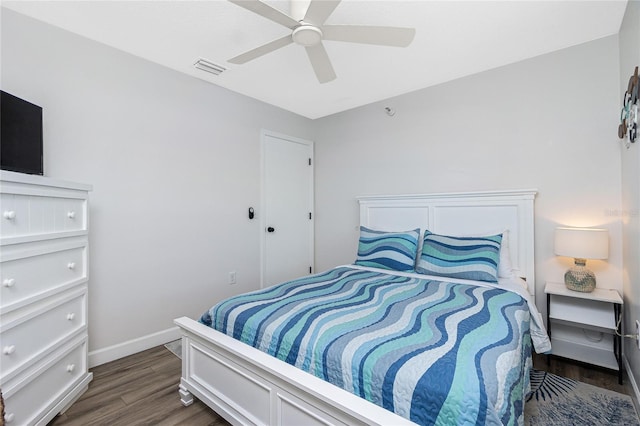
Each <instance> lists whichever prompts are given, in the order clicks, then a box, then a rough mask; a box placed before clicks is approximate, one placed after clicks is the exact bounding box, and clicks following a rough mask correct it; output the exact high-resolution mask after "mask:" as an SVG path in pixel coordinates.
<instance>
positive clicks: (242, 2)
mask: <svg viewBox="0 0 640 426" xmlns="http://www.w3.org/2000/svg"><path fill="white" fill-rule="evenodd" d="M228 1H229V2H231V3H233V4H236V5H238V6H240V7H243V8H245V9H247V10H250V11H251V12H253V13H257V14H258V15H260V16H263V17H265V18H267V19H270V20H272V21H273V22H277V23H278V24H280V25H284V26H285V27H287V28H289V29H294V28H295V27H297V26H298V25H300V23H299V22H298V21H296V20H295V19H293V18H292V17H290V16H289V15H286V14H284V13H282V12H280V11H279V10H278V9H275V8H273V7H271V6H269V5H268V4H266V3H263V2H261V1H258V0H228Z"/></svg>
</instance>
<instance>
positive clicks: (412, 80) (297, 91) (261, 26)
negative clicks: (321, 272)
mask: <svg viewBox="0 0 640 426" xmlns="http://www.w3.org/2000/svg"><path fill="white" fill-rule="evenodd" d="M267 3H269V4H270V5H272V6H274V7H276V8H278V9H280V10H281V11H283V12H285V13H289V2H288V1H267ZM626 3H627V1H626V0H605V1H577V0H551V1H540V0H538V1H536V0H534V1H517V0H512V1H482V0H475V1H451V0H449V1H426V0H423V1H364V0H343V1H342V3H341V4H339V5H338V7H337V8H336V9H335V11H334V12H333V14H332V15H331V16H330V17H329V19H328V20H327V22H326V24H354V25H355V24H360V25H384V26H404V27H414V28H415V29H416V36H415V39H414V41H413V43H412V44H411V45H410V46H409V47H407V48H395V47H381V46H372V45H365V44H354V43H343V42H335V41H324V45H325V48H326V50H327V52H328V54H329V57H330V58H331V62H332V64H333V67H334V69H335V72H336V74H337V76H338V77H337V79H336V80H333V81H331V82H328V83H325V84H320V83H318V81H317V79H316V77H315V75H314V73H313V70H312V68H311V65H310V64H309V61H308V58H307V56H306V53H305V51H304V49H303V47H302V46H298V45H296V44H291V45H289V46H286V47H284V48H282V49H280V50H278V51H276V52H272V53H270V54H268V55H265V56H263V57H261V58H258V59H256V60H254V61H251V62H248V63H246V64H244V65H233V64H230V63H228V62H227V60H228V59H230V58H232V57H234V56H236V55H238V54H240V53H243V52H245V51H247V50H249V49H252V48H254V47H257V46H259V45H262V44H264V43H267V42H270V41H272V40H275V39H277V38H280V37H283V36H285V35H286V34H288V33H289V32H290V31H289V30H288V29H287V28H285V27H283V26H281V25H279V24H276V23H274V22H272V21H270V20H267V19H265V18H262V17H260V16H258V15H255V14H253V13H251V12H249V11H247V10H245V9H243V8H241V7H239V6H236V5H234V4H232V3H229V2H227V1H224V0H206V1H3V2H2V6H3V7H7V8H9V9H12V10H14V11H17V12H20V13H23V14H25V15H28V16H31V17H33V18H36V19H39V20H42V21H45V22H48V23H50V24H53V25H56V26H58V27H61V28H64V29H66V30H69V31H71V32H74V33H77V34H80V35H82V36H84V37H87V38H90V39H93V40H96V41H99V42H101V43H104V44H106V45H109V46H113V47H115V48H117V49H120V50H123V51H125V52H128V53H131V54H133V55H136V56H139V57H142V58H145V59H147V60H150V61H153V62H156V63H158V64H161V65H164V66H166V67H169V68H172V69H174V70H177V71H180V72H183V73H185V74H188V75H191V76H194V77H196V78H200V79H203V80H206V81H208V82H211V83H213V84H216V85H219V86H222V87H225V88H227V89H229V90H232V91H235V92H238V93H242V94H244V95H247V96H250V97H253V98H256V99H259V100H261V101H264V102H267V103H269V104H272V105H276V106H278V107H281V108H284V109H286V110H289V111H292V112H295V113H297V114H300V115H302V116H305V117H308V118H312V119H315V118H319V117H323V116H326V115H330V114H334V113H337V112H340V111H344V110H347V109H350V108H354V107H357V106H361V105H365V104H368V103H371V102H375V101H379V100H383V99H386V98H389V97H392V96H396V95H400V94H403V93H407V92H411V91H414V90H417V89H421V88H425V87H428V86H432V85H435V84H439V83H442V82H445V81H449V80H453V79H456V78H459V77H463V76H466V75H470V74H474V73H477V72H481V71H484V70H487V69H491V68H495V67H499V66H502V65H505V64H509V63H512V62H516V61H520V60H523V59H526V58H530V57H533V56H537V55H541V54H544V53H548V52H551V51H554V50H558V49H562V48H566V47H569V46H573V45H576V44H580V43H584V42H588V41H591V40H595V39H598V38H601V37H605V36H609V35H612V34H616V33H618V31H619V29H620V24H621V22H622V17H623V15H624V11H625V8H626ZM198 58H205V59H207V60H210V61H212V62H214V63H217V64H219V65H222V66H224V67H225V68H227V70H226V71H225V72H223V73H222V74H221V75H219V76H214V75H211V74H208V73H205V72H203V71H200V70H197V69H195V68H194V67H193V64H194V62H195V61H196V60H197V59H198Z"/></svg>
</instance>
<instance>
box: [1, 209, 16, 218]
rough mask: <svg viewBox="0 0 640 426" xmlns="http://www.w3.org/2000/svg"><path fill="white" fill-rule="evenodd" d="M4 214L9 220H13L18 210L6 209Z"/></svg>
mask: <svg viewBox="0 0 640 426" xmlns="http://www.w3.org/2000/svg"><path fill="white" fill-rule="evenodd" d="M2 216H4V218H5V219H7V220H13V219H15V218H16V212H14V211H13V210H6V211H5V212H4V213H3V214H2Z"/></svg>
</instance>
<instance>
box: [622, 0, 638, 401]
mask: <svg viewBox="0 0 640 426" xmlns="http://www.w3.org/2000/svg"><path fill="white" fill-rule="evenodd" d="M619 36H620V88H619V91H618V96H619V98H618V102H619V103H618V108H621V106H622V99H623V98H622V94H623V93H624V92H625V91H626V90H627V85H628V83H629V77H630V76H631V74H632V73H633V70H634V68H635V67H637V66H640V1H637V0H633V1H630V2H629V3H628V4H627V11H626V13H625V16H624V20H623V22H622V27H621V28H620V34H619ZM621 145H622V144H621ZM638 145H640V141H637V142H636V143H635V144H633V145H632V146H630V147H629V149H626V148H624V147H622V148H621V159H622V209H621V213H620V217H619V220H620V221H621V223H622V229H623V235H624V238H623V251H624V258H623V274H622V277H623V280H624V319H625V324H624V327H625V330H626V332H627V333H628V334H632V333H635V321H637V320H640V261H639V259H640V146H638ZM624 348H625V357H626V359H627V362H628V363H629V367H630V370H631V372H632V375H633V378H634V383H635V392H636V396H637V395H640V392H639V391H638V387H639V386H640V350H638V346H637V341H635V340H631V339H625V345H624ZM636 403H637V401H636ZM636 407H637V408H638V410H639V411H640V405H637V406H636Z"/></svg>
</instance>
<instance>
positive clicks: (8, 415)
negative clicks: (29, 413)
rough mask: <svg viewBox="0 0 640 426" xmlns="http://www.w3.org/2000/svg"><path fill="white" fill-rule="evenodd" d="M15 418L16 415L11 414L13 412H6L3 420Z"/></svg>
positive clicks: (9, 421)
mask: <svg viewBox="0 0 640 426" xmlns="http://www.w3.org/2000/svg"><path fill="white" fill-rule="evenodd" d="M15 418H16V415H15V414H13V413H7V414H5V415H4V421H5V422H7V423H11V422H13V419H15Z"/></svg>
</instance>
